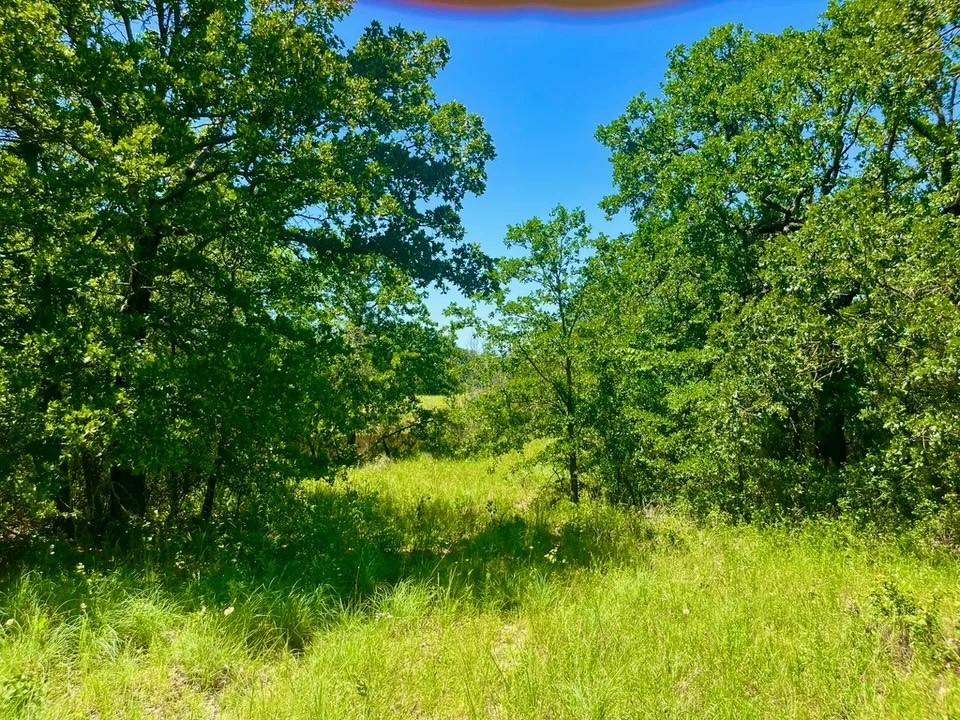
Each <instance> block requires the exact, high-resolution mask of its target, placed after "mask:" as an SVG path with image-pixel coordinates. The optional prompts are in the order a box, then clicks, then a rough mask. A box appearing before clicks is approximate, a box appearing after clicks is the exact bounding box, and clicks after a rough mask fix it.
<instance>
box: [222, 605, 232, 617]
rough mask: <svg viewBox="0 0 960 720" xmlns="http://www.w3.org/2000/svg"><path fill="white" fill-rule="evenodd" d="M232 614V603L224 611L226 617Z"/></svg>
mask: <svg viewBox="0 0 960 720" xmlns="http://www.w3.org/2000/svg"><path fill="white" fill-rule="evenodd" d="M231 615H233V605H231V606H230V607H228V608H227V609H226V610H224V611H223V616H224V617H230V616H231Z"/></svg>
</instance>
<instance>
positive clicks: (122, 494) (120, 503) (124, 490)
mask: <svg viewBox="0 0 960 720" xmlns="http://www.w3.org/2000/svg"><path fill="white" fill-rule="evenodd" d="M146 512H147V478H146V476H145V475H144V474H143V473H142V472H134V471H133V470H131V469H129V468H127V467H122V466H115V467H112V468H110V520H111V522H113V523H114V524H117V525H122V524H126V523H128V522H129V521H130V520H131V519H132V518H140V517H143V516H144V515H145V514H146Z"/></svg>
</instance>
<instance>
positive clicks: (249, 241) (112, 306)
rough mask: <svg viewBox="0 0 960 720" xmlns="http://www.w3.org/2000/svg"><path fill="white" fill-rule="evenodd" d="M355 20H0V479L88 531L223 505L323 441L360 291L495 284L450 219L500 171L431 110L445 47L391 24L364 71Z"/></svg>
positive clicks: (121, 16)
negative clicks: (205, 495) (307, 443)
mask: <svg viewBox="0 0 960 720" xmlns="http://www.w3.org/2000/svg"><path fill="white" fill-rule="evenodd" d="M347 10H348V6H347V5H346V4H341V3H336V2H334V3H324V2H312V1H310V2H308V1H304V0H290V1H284V0H278V1H269V0H252V1H248V0H217V1H215V2H211V1H210V0H149V1H147V0H110V1H109V2H108V1H106V0H67V1H65V2H52V1H49V0H24V1H23V2H17V3H13V4H9V3H8V4H5V5H3V6H2V7H0V78H3V80H2V82H0V175H2V177H3V182H2V184H0V308H2V310H3V312H2V314H0V391H2V395H3V400H2V403H0V409H2V412H3V414H2V416H0V445H2V446H3V448H4V449H3V451H2V452H3V454H2V456H0V462H2V467H0V476H3V477H12V476H17V477H21V478H23V477H29V478H32V479H33V480H34V481H37V482H41V483H47V484H48V485H50V487H51V492H52V493H53V495H54V496H55V497H56V498H57V499H58V502H59V503H60V505H61V508H62V509H64V510H68V509H70V508H74V509H76V508H81V507H82V508H83V509H84V512H85V513H86V515H87V516H88V518H89V519H90V521H91V523H92V524H94V525H102V524H103V522H104V521H105V520H107V519H108V518H109V519H112V520H113V521H114V522H116V523H123V522H125V519H126V518H128V517H130V516H134V515H142V514H143V513H144V512H145V511H146V509H147V503H148V500H149V499H150V495H151V492H150V490H151V488H150V487H149V486H150V485H151V484H152V485H154V486H155V487H154V488H153V489H154V490H155V491H156V492H154V493H153V494H154V495H157V493H158V492H161V491H164V492H165V491H166V490H169V489H170V488H174V487H181V486H183V485H185V486H187V487H189V488H193V487H195V486H198V485H202V484H204V483H203V482H201V480H200V478H204V477H206V478H209V480H208V482H207V483H206V485H207V488H208V491H209V490H210V488H211V487H213V491H215V489H216V488H215V487H214V486H213V485H214V484H215V483H216V479H217V478H218V477H220V478H227V477H230V476H239V475H241V474H246V475H247V476H250V474H251V473H256V472H259V471H260V469H262V468H263V466H264V463H266V464H267V465H271V464H272V463H273V461H274V460H278V459H280V458H281V457H282V456H283V455H284V454H285V452H286V451H285V450H284V449H283V448H285V447H286V446H287V438H290V437H302V436H303V435H304V432H305V428H306V427H307V425H308V424H311V425H312V424H315V422H316V418H315V417H314V415H313V414H311V413H306V412H301V411H300V409H301V408H312V409H315V408H317V407H318V406H322V400H321V399H322V398H323V397H327V395H325V393H327V392H328V391H329V387H328V384H329V383H328V380H325V379H324V378H325V376H326V375H325V372H324V368H325V366H327V365H328V364H329V363H330V362H331V361H332V360H333V359H334V358H336V357H339V356H341V355H342V354H343V353H347V352H352V349H351V341H350V339H349V338H350V336H351V333H352V332H353V331H352V330H351V329H350V328H352V327H355V323H351V322H350V321H349V318H345V317H343V316H342V314H340V315H338V310H337V308H338V307H340V306H341V305H342V303H339V300H338V299H337V296H338V293H340V292H341V291H342V289H343V287H344V285H345V284H349V283H352V284H354V285H357V284H359V285H360V286H364V285H366V286H369V287H370V288H371V293H372V295H373V296H374V297H375V298H376V300H375V301H376V302H378V303H381V304H382V305H384V306H386V305H390V304H392V303H396V302H398V301H397V300H396V297H395V296H396V289H397V288H398V287H399V288H402V287H407V286H409V284H410V282H411V281H413V282H415V283H417V285H418V286H420V287H422V286H424V285H425V284H427V283H430V282H439V283H447V282H452V283H455V284H458V285H460V286H462V287H465V288H467V289H475V287H476V284H477V282H478V278H479V279H482V278H483V277H484V276H485V274H486V270H487V268H488V266H489V261H488V260H487V259H486V258H485V257H484V256H483V255H482V253H480V252H479V250H478V249H477V248H476V247H474V246H471V245H467V244H464V243H463V242H462V241H463V230H462V227H461V225H460V221H459V217H458V211H459V208H460V204H461V201H462V199H463V197H464V196H465V195H466V194H468V193H479V192H481V191H482V190H483V188H484V182H485V171H484V165H485V163H486V161H487V160H489V159H490V158H491V157H492V156H493V149H492V145H491V141H490V138H489V136H488V135H487V133H486V132H485V130H484V129H483V125H482V122H481V120H480V119H479V118H477V117H476V116H473V115H470V114H469V113H467V112H466V110H465V109H464V108H463V107H462V106H461V105H458V104H456V103H447V104H441V103H439V102H437V100H436V98H435V96H434V93H433V90H432V88H431V85H430V83H431V81H432V79H433V78H434V77H435V76H436V74H437V73H438V72H439V71H440V70H441V69H442V68H443V66H444V65H445V63H446V62H447V58H448V55H449V53H448V49H447V46H446V44H445V43H444V42H443V41H441V40H430V39H427V38H426V37H425V36H424V35H422V34H420V33H411V32H408V31H405V30H403V29H400V28H392V29H389V30H386V29H384V28H382V27H381V26H379V25H377V24H373V25H371V26H370V27H369V28H368V29H367V30H366V31H365V32H364V34H363V35H362V37H361V38H360V40H359V41H358V42H357V44H356V45H355V46H353V47H351V48H347V47H345V46H344V44H343V42H342V41H341V40H340V39H339V38H338V37H337V35H336V34H335V32H334V25H335V23H336V21H337V20H338V19H339V18H340V17H341V16H342V15H343V14H344V13H346V12H347ZM346 278H349V280H345V279H346ZM384 281H386V282H387V283H388V284H390V285H391V286H390V287H386V286H384V285H382V282H384ZM481 281H482V280H481ZM402 305H403V302H400V303H399V305H396V307H397V308H398V312H400V314H401V315H402V314H403V312H402V310H399V308H400V307H401V306H402ZM334 316H336V317H334ZM398 318H399V316H398ZM318 403H320V405H318ZM244 466H246V467H245V468H244ZM228 468H233V469H232V470H229V469H228ZM177 492H178V493H179V490H178V491H177ZM211 494H212V493H211Z"/></svg>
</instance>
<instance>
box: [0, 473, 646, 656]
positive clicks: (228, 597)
mask: <svg viewBox="0 0 960 720" xmlns="http://www.w3.org/2000/svg"><path fill="white" fill-rule="evenodd" d="M652 538H653V532H652V530H651V529H650V528H649V526H648V525H647V524H646V522H645V521H643V520H642V519H641V518H640V517H639V516H637V515H634V514H629V513H625V512H623V511H619V510H616V509H614V508H610V507H607V506H602V505H599V504H588V505H584V506H580V507H574V506H572V505H569V504H566V503H552V504H551V503H548V502H545V501H543V502H535V503H533V504H532V505H531V506H530V507H529V508H527V509H525V510H523V511H520V510H518V509H517V508H515V507H510V506H504V505H500V504H496V503H492V502H491V503H488V504H487V505H485V506H479V507H478V506H477V505H475V504H471V503H467V502H466V501H464V502H458V501H449V500H438V499H432V498H422V499H421V500H420V501H419V502H417V503H416V504H414V505H409V504H399V503H397V502H396V501H394V500H393V499H392V498H390V497H388V496H385V495H382V494H379V493H377V492H371V491H364V492H359V491H357V490H356V489H354V488H351V487H346V488H339V487H338V488H329V487H322V488H320V489H318V490H315V491H310V492H296V493H291V494H290V495H289V496H287V497H285V498H283V499H282V500H280V499H275V500H274V501H273V502H271V503H269V504H265V505H263V506H261V507H260V508H258V511H257V512H256V513H251V514H250V515H248V516H246V517H241V518H239V519H237V520H233V521H230V522H221V523H219V524H215V525H213V526H209V527H206V528H194V529H193V530H182V531H179V532H165V531H164V530H162V529H156V530H151V529H150V528H149V527H148V528H146V529H145V530H144V533H143V536H142V538H141V540H140V542H138V544H137V546H136V548H135V549H132V550H128V551H126V552H124V553H122V554H112V553H109V552H107V551H103V550H90V549H82V548H78V547H75V546H69V545H65V544H63V543H55V544H54V547H53V555H52V556H50V555H49V554H48V553H47V552H46V546H44V548H43V550H42V554H41V557H42V558H43V561H42V562H40V561H39V558H38V557H37V555H36V554H33V560H32V561H26V559H25V561H24V562H23V563H21V567H20V572H21V573H22V572H23V571H25V570H27V569H30V570H33V571H34V573H33V577H34V580H33V582H34V586H35V587H37V583H38V582H39V583H40V584H41V585H42V589H41V591H40V593H39V594H40V595H41V596H42V603H41V604H43V605H47V606H49V607H56V608H57V611H58V612H59V613H65V614H66V615H70V614H72V613H74V612H81V610H82V612H85V613H96V612H97V608H98V607H103V608H106V607H108V606H111V604H112V605H113V606H114V607H117V606H122V605H123V604H124V603H126V602H127V601H128V600H129V598H131V597H136V596H138V595H142V594H143V593H144V592H153V593H159V596H160V597H162V598H163V599H164V602H166V603H168V604H170V605H172V606H173V607H176V608H177V609H178V611H181V612H196V611H198V610H199V609H200V608H202V607H209V608H211V609H212V610H213V611H216V612H220V611H222V609H223V608H226V607H234V606H235V612H236V613H237V614H238V616H240V617H243V618H245V620H244V623H245V627H246V630H245V633H246V637H247V639H248V642H249V643H250V644H252V645H258V646H279V647H286V648H287V649H291V650H293V651H297V650H299V649H302V648H303V647H304V646H305V645H306V643H307V642H308V641H309V638H310V637H311V635H312V634H313V633H314V632H316V631H317V630H318V629H319V628H320V627H323V626H325V625H326V624H328V622H329V621H332V620H335V619H336V618H337V617H340V616H342V615H343V613H344V612H348V613H355V612H360V613H371V614H373V613H376V612H378V608H379V607H380V605H381V604H382V602H383V601H384V599H385V598H388V597H389V595H390V592H391V589H392V588H396V587H397V586H398V585H400V584H404V585H413V586H416V587H418V588H420V590H421V591H422V592H425V593H426V594H427V596H428V598H430V600H429V601H430V602H440V601H443V600H444V599H446V600H453V601H455V602H460V603H463V602H466V603H470V604H475V605H477V606H482V607H486V608H491V609H497V610H509V609H512V608H515V607H517V606H519V605H521V604H522V603H523V601H524V598H525V597H526V596H527V594H528V592H529V591H530V589H531V587H535V586H537V585H539V586H542V585H543V584H544V583H545V582H550V581H554V580H562V579H563V578H564V576H566V575H568V574H570V573H575V572H577V571H578V570H581V569H584V568H593V567H598V566H603V565H607V564H611V563H616V562H618V561H622V560H625V559H627V558H628V557H629V558H636V557H637V556H638V555H639V554H642V553H643V552H644V550H645V548H646V547H648V546H649V544H650V541H651V540H652ZM17 575H18V573H17V572H15V573H13V576H12V577H8V579H7V581H6V582H3V583H2V586H0V607H2V606H3V605H5V604H8V603H5V602H4V598H3V596H4V595H7V597H8V599H9V596H10V594H11V592H13V590H11V589H10V588H12V587H13V586H14V585H16V582H17ZM3 586H6V588H7V589H6V590H4V589H3ZM81 603H83V604H84V605H83V607H82V608H81V605H80V604H81ZM240 617H238V618H237V619H238V620H239V619H240Z"/></svg>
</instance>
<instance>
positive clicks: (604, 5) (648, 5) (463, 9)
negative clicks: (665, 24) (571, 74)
mask: <svg viewBox="0 0 960 720" xmlns="http://www.w3.org/2000/svg"><path fill="white" fill-rule="evenodd" d="M701 2H702V0H701ZM378 4H381V5H392V6H395V7H406V8H412V9H416V10H423V11H429V10H437V11H442V12H452V13H483V14H487V13H514V12H520V13H529V12H532V13H549V14H560V15H583V16H589V15H604V14H609V13H622V12H635V11H651V10H665V9H670V8H681V7H689V6H691V5H696V4H701V3H698V2H697V0H379V3H378Z"/></svg>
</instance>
